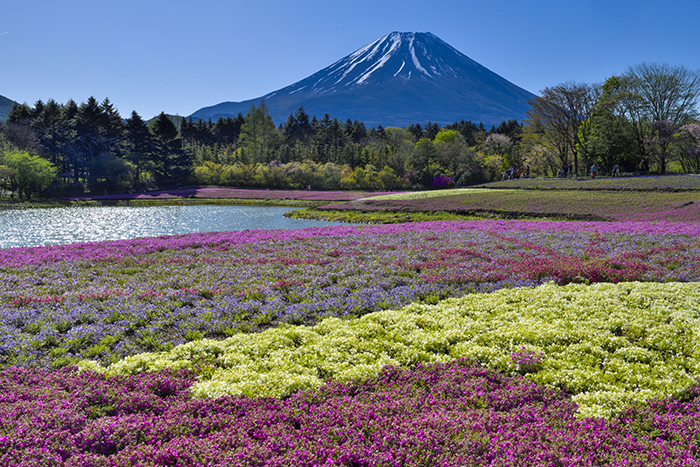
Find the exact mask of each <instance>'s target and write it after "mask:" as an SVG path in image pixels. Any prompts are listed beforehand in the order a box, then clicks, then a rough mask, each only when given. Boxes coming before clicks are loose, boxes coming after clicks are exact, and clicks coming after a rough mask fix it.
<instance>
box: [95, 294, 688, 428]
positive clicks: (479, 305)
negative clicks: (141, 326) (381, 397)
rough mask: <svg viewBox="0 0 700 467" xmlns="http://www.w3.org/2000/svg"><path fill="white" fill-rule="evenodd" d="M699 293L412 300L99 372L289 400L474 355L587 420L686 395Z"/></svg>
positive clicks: (202, 391)
mask: <svg viewBox="0 0 700 467" xmlns="http://www.w3.org/2000/svg"><path fill="white" fill-rule="evenodd" d="M698 339H700V290H698V288H697V285H696V284H695V283H690V284H679V283H670V284H658V283H656V284H645V283H622V284H616V285H615V284H594V285H590V286H587V285H583V284H570V285H568V286H563V287H562V286H557V285H553V284H545V285H542V286H539V287H537V288H520V289H504V290H499V291H496V292H493V293H490V294H470V295H467V296H464V297H461V298H456V299H450V300H445V301H442V302H440V303H439V304H437V305H434V306H431V305H424V304H423V305H421V304H411V305H409V306H407V307H405V308H402V309H400V310H384V311H380V312H376V313H371V314H369V315H366V316H363V317H361V318H358V319H354V320H343V319H338V318H329V319H326V320H324V321H322V322H321V323H320V324H318V325H316V326H312V327H306V326H296V327H289V326H282V327H277V328H274V329H270V330H268V331H265V332H263V333H261V334H238V335H235V336H232V337H231V338H229V339H226V340H224V341H212V340H199V341H196V342H191V343H189V344H185V345H182V346H178V347H175V348H174V349H172V350H171V351H169V352H161V353H146V354H140V355H136V356H132V357H129V358H126V359H124V360H122V361H120V362H117V363H115V364H113V365H111V366H110V367H109V368H107V369H102V368H100V367H98V366H96V365H94V364H91V363H90V362H85V363H84V366H85V367H91V368H93V369H98V370H99V371H104V372H106V373H108V374H131V373H138V372H143V371H149V372H150V371H160V370H163V369H188V370H192V371H197V372H198V373H200V380H199V381H198V382H197V384H196V385H194V386H193V388H192V391H193V393H194V394H195V395H198V396H204V397H220V396H222V395H235V394H245V395H247V396H251V397H254V396H260V395H266V396H274V397H288V396H289V395H291V394H293V393H295V392H296V391H298V390H300V389H306V388H310V387H315V386H319V385H320V384H321V383H323V382H324V381H329V380H330V381H352V380H356V379H366V378H370V377H373V376H375V375H377V374H378V373H379V372H380V371H381V369H382V368H383V367H384V366H387V365H400V366H404V367H408V366H411V365H414V364H416V363H424V362H448V361H450V360H453V359H455V358H460V357H469V358H475V359H477V360H478V361H480V362H482V363H483V364H484V365H487V366H489V367H491V368H496V369H499V370H502V371H504V372H510V373H521V374H528V377H529V378H530V379H532V380H533V381H536V382H538V383H541V384H545V385H547V386H549V387H552V388H558V389H561V390H564V391H566V392H567V393H569V394H571V395H573V399H574V400H575V401H576V402H577V403H578V404H579V407H580V410H581V415H582V416H604V417H611V416H613V415H615V414H617V413H619V412H620V411H621V410H622V409H623V408H624V407H625V406H626V405H629V404H631V403H633V402H645V401H648V400H651V399H657V398H662V397H666V396H679V395H681V394H683V393H684V391H686V389H687V388H688V387H690V386H692V385H693V384H694V383H695V382H696V381H697V378H698V377H700V354H698V352H697V350H696V347H695V342H697V341H698Z"/></svg>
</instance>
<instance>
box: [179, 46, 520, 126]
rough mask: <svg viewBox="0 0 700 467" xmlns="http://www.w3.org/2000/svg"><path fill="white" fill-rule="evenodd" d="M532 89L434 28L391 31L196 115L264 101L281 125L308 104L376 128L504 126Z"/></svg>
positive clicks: (312, 110)
mask: <svg viewBox="0 0 700 467" xmlns="http://www.w3.org/2000/svg"><path fill="white" fill-rule="evenodd" d="M533 97H534V94H532V93H530V92H528V91H525V90H524V89H521V88H519V87H517V86H516V85H514V84H512V83H510V82H508V81H507V80H505V79H504V78H502V77H500V76H499V75H497V74H495V73H493V72H492V71H490V70H488V69H487V68H485V67H483V66H481V65H479V64H478V63H477V62H475V61H474V60H472V59H470V58H469V57H467V56H466V55H464V54H462V53H461V52H459V51H457V50H456V49H454V48H453V47H451V46H450V45H449V44H447V43H445V42H444V41H442V40H441V39H440V38H438V37H437V36H435V35H433V34H431V33H417V32H411V33H400V32H393V33H391V34H389V35H387V36H384V37H381V38H379V39H377V40H376V41H374V42H372V43H370V44H368V45H366V46H364V47H362V48H360V49H358V50H357V51H355V52H353V53H351V54H350V55H348V56H346V57H344V58H342V59H340V60H338V61H337V62H335V63H333V64H332V65H330V66H328V67H326V68H324V69H322V70H320V71H318V72H317V73H314V74H313V75H311V76H309V77H308V78H305V79H303V80H301V81H299V82H297V83H294V84H292V85H290V86H287V87H285V88H282V89H279V90H277V91H274V92H272V93H270V94H267V95H265V96H262V97H260V98H257V99H251V100H248V101H244V102H223V103H221V104H217V105H214V106H211V107H205V108H202V109H200V110H198V111H197V112H195V113H194V114H192V117H193V118H202V119H207V118H212V119H216V118H218V117H219V116H223V117H226V116H235V115H237V114H238V113H243V114H244V115H245V113H246V112H247V111H248V109H249V108H250V106H251V105H253V104H256V105H257V104H259V102H260V100H262V99H264V100H265V103H266V105H267V106H268V108H269V110H270V115H271V116H272V118H273V120H274V121H275V123H277V124H279V123H284V121H286V119H287V117H288V116H289V114H290V113H292V112H294V111H296V110H297V109H298V108H299V107H300V106H303V107H304V108H305V109H306V111H307V112H308V113H309V114H310V115H316V116H317V117H318V118H321V117H322V116H323V115H324V114H326V113H327V114H329V115H330V116H331V118H338V119H340V120H346V119H348V118H349V119H351V120H355V119H357V120H359V121H362V122H364V123H365V124H367V125H370V126H376V125H383V126H405V125H407V124H409V123H420V124H425V123H426V122H427V121H432V122H436V123H440V124H447V123H452V122H455V121H459V120H471V121H472V122H475V123H476V122H483V123H484V124H485V125H491V124H495V125H497V124H499V123H500V122H502V121H504V120H509V119H517V120H523V119H524V118H525V112H526V111H527V109H528V107H529V105H528V104H527V102H526V101H527V100H529V99H532V98H533Z"/></svg>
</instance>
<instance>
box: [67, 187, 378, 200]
mask: <svg viewBox="0 0 700 467" xmlns="http://www.w3.org/2000/svg"><path fill="white" fill-rule="evenodd" d="M386 194H390V193H388V192H376V193H365V192H354V191H312V190H307V191H299V190H249V189H241V188H183V189H177V190H167V191H153V192H147V193H120V194H114V195H97V196H78V197H72V198H65V199H69V200H73V201H87V200H120V199H139V200H148V199H178V198H200V199H298V200H307V201H350V200H354V199H360V198H367V197H371V196H375V195H376V196H378V195H386Z"/></svg>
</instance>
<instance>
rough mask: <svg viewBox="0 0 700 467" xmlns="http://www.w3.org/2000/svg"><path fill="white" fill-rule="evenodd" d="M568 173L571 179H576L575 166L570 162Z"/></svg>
mask: <svg viewBox="0 0 700 467" xmlns="http://www.w3.org/2000/svg"><path fill="white" fill-rule="evenodd" d="M567 169H568V170H567V173H568V175H569V178H574V166H573V164H571V162H569V166H568V167H567Z"/></svg>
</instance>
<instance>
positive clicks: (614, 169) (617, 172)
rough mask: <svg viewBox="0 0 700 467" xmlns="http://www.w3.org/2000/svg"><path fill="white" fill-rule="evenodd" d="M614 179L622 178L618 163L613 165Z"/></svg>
mask: <svg viewBox="0 0 700 467" xmlns="http://www.w3.org/2000/svg"><path fill="white" fill-rule="evenodd" d="M612 172H613V173H612V175H613V177H619V176H620V166H619V165H618V163H617V162H616V163H615V165H613V171H612Z"/></svg>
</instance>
